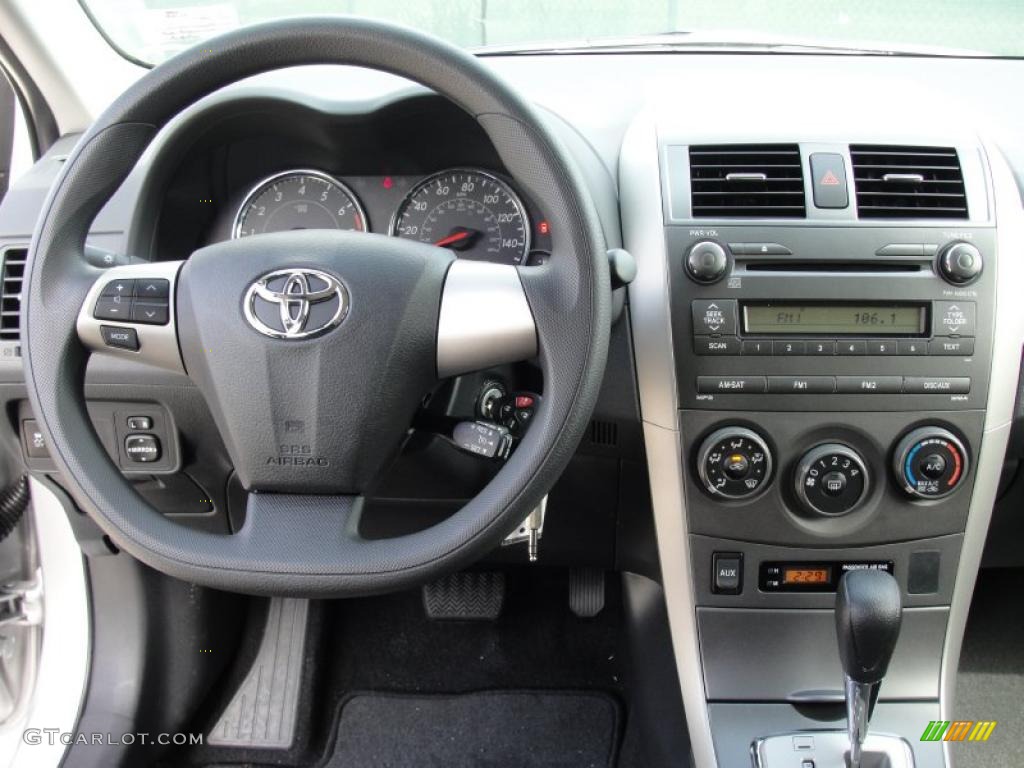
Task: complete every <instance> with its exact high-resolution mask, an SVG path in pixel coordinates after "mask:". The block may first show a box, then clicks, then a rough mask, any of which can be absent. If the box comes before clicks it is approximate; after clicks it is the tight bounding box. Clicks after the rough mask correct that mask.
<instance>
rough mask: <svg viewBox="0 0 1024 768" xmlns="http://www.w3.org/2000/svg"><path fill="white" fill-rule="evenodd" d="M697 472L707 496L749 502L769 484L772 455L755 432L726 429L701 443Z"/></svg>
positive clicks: (732, 428)
mask: <svg viewBox="0 0 1024 768" xmlns="http://www.w3.org/2000/svg"><path fill="white" fill-rule="evenodd" d="M697 472H698V474H699V475H700V479H701V482H702V483H704V487H705V488H706V489H707V491H708V493H710V494H712V495H714V496H722V497H724V498H727V499H746V498H749V497H750V496H753V495H755V494H756V493H758V492H759V491H760V490H762V489H763V488H764V487H765V485H767V483H768V480H769V478H770V477H771V474H772V455H771V451H769V450H768V446H767V445H766V444H765V442H764V440H763V439H762V438H761V436H760V435H758V434H757V433H756V432H754V431H753V430H750V429H744V428H743V427H725V428H723V429H719V430H718V431H716V432H713V433H712V434H710V435H709V436H708V438H707V439H706V440H705V441H704V442H703V443H701V446H700V451H699V452H698V453H697Z"/></svg>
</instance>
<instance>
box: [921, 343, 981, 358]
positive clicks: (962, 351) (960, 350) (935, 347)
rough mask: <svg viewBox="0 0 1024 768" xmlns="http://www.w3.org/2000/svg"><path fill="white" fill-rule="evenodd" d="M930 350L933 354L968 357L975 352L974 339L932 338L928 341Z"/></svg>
mask: <svg viewBox="0 0 1024 768" xmlns="http://www.w3.org/2000/svg"><path fill="white" fill-rule="evenodd" d="M928 351H929V352H930V353H931V354H933V355H959V356H961V357H967V356H969V355H973V354H974V339H957V338H946V339H932V340H931V341H930V342H928Z"/></svg>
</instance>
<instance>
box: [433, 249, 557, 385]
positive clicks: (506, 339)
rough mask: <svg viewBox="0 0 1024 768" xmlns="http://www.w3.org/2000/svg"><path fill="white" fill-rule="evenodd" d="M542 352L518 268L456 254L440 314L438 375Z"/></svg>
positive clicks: (449, 273)
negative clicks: (464, 257) (468, 258)
mask: <svg viewBox="0 0 1024 768" xmlns="http://www.w3.org/2000/svg"><path fill="white" fill-rule="evenodd" d="M536 356H537V325H536V323H535V322H534V319H533V312H532V310H531V309H530V304H529V302H528V301H527V300H526V292H525V291H524V290H523V283H522V281H521V280H520V279H519V272H518V271H517V269H516V267H513V266H508V265H504V264H492V263H490V262H484V261H469V260H467V259H455V260H454V261H453V262H452V263H451V266H450V267H449V268H448V274H447V275H446V276H445V281H444V289H443V291H442V293H441V309H440V312H439V314H438V318H437V375H438V376H439V377H440V378H446V377H448V376H455V375H458V374H460V373H469V372H470V371H479V370H481V369H483V368H489V367H491V366H495V365H501V364H503V363H514V362H517V361H519V360H529V359H531V358H533V357H536Z"/></svg>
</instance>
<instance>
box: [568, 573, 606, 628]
mask: <svg viewBox="0 0 1024 768" xmlns="http://www.w3.org/2000/svg"><path fill="white" fill-rule="evenodd" d="M569 609H570V610H571V611H572V612H573V613H574V614H576V615H577V616H579V617H580V618H581V619H592V618H594V617H595V616H597V614H599V613H600V612H601V611H603V610H604V571H602V570H601V569H600V568H570V569H569Z"/></svg>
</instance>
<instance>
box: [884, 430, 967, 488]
mask: <svg viewBox="0 0 1024 768" xmlns="http://www.w3.org/2000/svg"><path fill="white" fill-rule="evenodd" d="M967 461H968V460H967V449H966V448H964V444H963V443H962V442H960V440H959V438H957V437H956V435H954V434H953V433H952V432H950V431H949V430H948V429H942V428H941V427H921V428H920V429H915V430H914V431H913V432H911V433H909V434H908V435H907V436H906V437H904V438H903V439H902V440H900V442H899V444H898V445H897V446H896V451H895V453H894V454H893V471H894V472H895V473H896V481H897V482H898V483H899V484H900V487H901V488H902V489H903V490H904V491H905V492H906V493H907V494H909V495H910V496H914V497H916V498H919V499H941V498H943V497H944V496H948V495H949V494H951V493H953V491H955V490H956V489H957V488H959V487H960V484H961V483H962V482H963V480H964V477H965V476H966V475H967V466H968V465H967Z"/></svg>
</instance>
